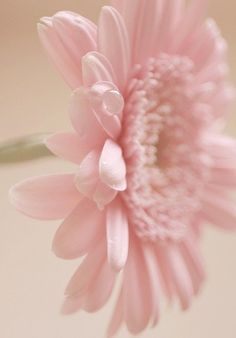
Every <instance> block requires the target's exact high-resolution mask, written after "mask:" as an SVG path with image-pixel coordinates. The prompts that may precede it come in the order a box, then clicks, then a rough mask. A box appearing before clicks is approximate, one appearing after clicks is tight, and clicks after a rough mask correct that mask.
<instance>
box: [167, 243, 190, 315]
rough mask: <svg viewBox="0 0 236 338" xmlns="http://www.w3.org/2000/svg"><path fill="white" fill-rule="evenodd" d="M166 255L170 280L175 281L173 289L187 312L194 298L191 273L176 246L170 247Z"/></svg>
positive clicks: (171, 245)
mask: <svg viewBox="0 0 236 338" xmlns="http://www.w3.org/2000/svg"><path fill="white" fill-rule="evenodd" d="M165 255H166V259H167V262H166V264H167V265H168V269H169V274H170V278H171V279H172V281H173V287H174V289H175V292H176V294H177V295H178V297H179V300H180V303H181V307H182V309H183V310H186V309H188V307H189V306H190V303H191V300H192V296H193V288H192V283H191V280H190V276H189V272H188V270H187V267H186V265H185V262H184V260H183V258H182V256H181V254H180V250H179V248H178V247H177V246H176V245H174V244H172V243H171V244H170V245H168V246H167V247H166V250H165Z"/></svg>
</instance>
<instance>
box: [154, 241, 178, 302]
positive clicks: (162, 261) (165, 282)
mask: <svg viewBox="0 0 236 338" xmlns="http://www.w3.org/2000/svg"><path fill="white" fill-rule="evenodd" d="M153 250H155V256H156V264H157V268H158V270H159V271H160V274H159V276H160V284H161V289H162V292H163V293H164V295H165V296H166V298H167V300H168V302H169V303H171V302H172V300H173V283H172V280H171V278H170V273H169V267H168V262H167V259H166V256H165V246H162V245H159V244H154V245H153Z"/></svg>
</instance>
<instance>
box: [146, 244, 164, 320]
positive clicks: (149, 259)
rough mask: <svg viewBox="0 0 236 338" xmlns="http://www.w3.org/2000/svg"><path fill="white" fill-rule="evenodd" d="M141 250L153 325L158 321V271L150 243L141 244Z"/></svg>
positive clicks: (159, 297)
mask: <svg viewBox="0 0 236 338" xmlns="http://www.w3.org/2000/svg"><path fill="white" fill-rule="evenodd" d="M143 252H144V259H145V264H146V266H147V270H148V275H149V281H150V293H151V304H152V316H153V326H155V325H156V324H157V323H158V320H159V316H160V299H161V281H160V271H159V267H158V263H157V259H156V255H155V252H154V249H153V247H152V245H150V243H148V244H147V245H145V244H144V245H143Z"/></svg>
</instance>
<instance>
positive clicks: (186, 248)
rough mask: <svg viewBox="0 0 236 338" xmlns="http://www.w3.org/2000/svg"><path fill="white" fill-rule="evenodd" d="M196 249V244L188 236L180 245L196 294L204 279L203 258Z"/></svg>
mask: <svg viewBox="0 0 236 338" xmlns="http://www.w3.org/2000/svg"><path fill="white" fill-rule="evenodd" d="M197 249H198V248H197V247H196V244H195V243H194V241H193V240H192V239H191V238H189V237H188V238H186V239H185V240H184V241H183V242H182V243H181V245H180V250H181V254H182V256H183V258H184V261H185V264H186V266H187V267H188V270H189V273H190V276H191V279H192V284H193V290H194V293H195V294H198V292H199V290H200V288H201V286H202V283H203V281H204V279H205V269H204V264H203V259H202V257H201V255H200V252H199V250H197Z"/></svg>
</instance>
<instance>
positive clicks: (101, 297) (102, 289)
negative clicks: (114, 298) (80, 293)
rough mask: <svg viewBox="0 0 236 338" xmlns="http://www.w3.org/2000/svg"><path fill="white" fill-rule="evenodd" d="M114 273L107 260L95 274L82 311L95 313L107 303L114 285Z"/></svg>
mask: <svg viewBox="0 0 236 338" xmlns="http://www.w3.org/2000/svg"><path fill="white" fill-rule="evenodd" d="M115 276H116V275H115V273H114V271H112V269H111V267H110V266H109V264H108V262H107V260H105V261H104V263H103V265H102V266H101V268H100V269H99V271H98V272H97V275H96V276H95V278H94V280H93V281H92V283H91V285H90V287H89V289H88V292H87V294H86V296H85V299H84V304H83V309H84V310H85V311H87V312H96V311H98V310H99V309H101V308H102V307H103V306H104V305H105V304H106V302H107V301H108V299H109V297H110V295H111V293H112V290H113V287H114V283H115Z"/></svg>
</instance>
